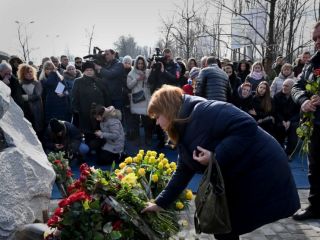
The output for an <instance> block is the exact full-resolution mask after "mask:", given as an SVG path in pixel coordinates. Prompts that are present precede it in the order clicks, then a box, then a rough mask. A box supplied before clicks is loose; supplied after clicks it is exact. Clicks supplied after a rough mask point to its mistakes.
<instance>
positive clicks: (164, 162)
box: [161, 158, 169, 166]
mask: <svg viewBox="0 0 320 240" xmlns="http://www.w3.org/2000/svg"><path fill="white" fill-rule="evenodd" d="M161 162H162V163H163V165H164V166H165V165H166V164H168V163H169V161H168V159H166V158H164V159H163V160H162V161H161Z"/></svg>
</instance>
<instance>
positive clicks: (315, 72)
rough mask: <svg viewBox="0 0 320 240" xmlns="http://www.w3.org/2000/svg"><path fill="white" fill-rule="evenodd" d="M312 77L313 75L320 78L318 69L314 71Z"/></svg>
mask: <svg viewBox="0 0 320 240" xmlns="http://www.w3.org/2000/svg"><path fill="white" fill-rule="evenodd" d="M313 75H315V76H316V77H319V76H320V68H317V69H314V70H313Z"/></svg>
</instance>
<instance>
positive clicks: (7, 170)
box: [0, 81, 55, 240]
mask: <svg viewBox="0 0 320 240" xmlns="http://www.w3.org/2000/svg"><path fill="white" fill-rule="evenodd" d="M9 94H10V89H9V88H8V87H7V86H6V85H5V84H4V83H2V81H0V128H1V130H2V135H3V137H4V139H5V142H6V148H4V149H2V151H1V152H0V203H1V204H0V240H2V239H14V237H13V235H14V232H15V231H16V230H17V228H20V227H22V226H23V225H24V224H29V223H33V222H34V221H35V220H36V219H38V220H42V211H43V210H47V209H48V205H49V202H50V196H51V191H52V185H53V183H54V180H55V173H54V171H53V169H52V167H51V165H50V163H49V161H48V159H47V157H46V155H45V153H44V151H43V149H42V146H41V143H40V141H39V140H38V138H37V136H36V134H35V132H34V130H33V129H32V126H31V124H30V123H29V122H28V121H27V120H26V119H25V118H23V112H22V110H21V109H20V108H19V107H18V105H17V104H16V103H15V102H14V101H13V99H12V98H11V97H10V96H9Z"/></svg>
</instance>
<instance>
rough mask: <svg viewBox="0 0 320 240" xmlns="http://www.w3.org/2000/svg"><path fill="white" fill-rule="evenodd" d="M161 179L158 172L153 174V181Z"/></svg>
mask: <svg viewBox="0 0 320 240" xmlns="http://www.w3.org/2000/svg"><path fill="white" fill-rule="evenodd" d="M158 181H159V177H158V175H157V174H153V175H152V182H155V183H156V182H158Z"/></svg>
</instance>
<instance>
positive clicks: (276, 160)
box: [143, 85, 300, 239]
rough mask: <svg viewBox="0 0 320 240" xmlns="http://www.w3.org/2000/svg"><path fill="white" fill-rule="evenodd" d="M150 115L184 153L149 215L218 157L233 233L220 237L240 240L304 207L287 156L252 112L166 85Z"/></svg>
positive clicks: (152, 104)
mask: <svg viewBox="0 0 320 240" xmlns="http://www.w3.org/2000/svg"><path fill="white" fill-rule="evenodd" d="M148 114H149V116H150V117H153V118H155V119H156V120H157V124H158V125H160V126H161V128H163V129H164V130H165V131H166V132H167V133H168V136H169V137H170V140H171V141H172V142H173V143H175V144H176V145H177V149H178V153H179V155H178V167H177V170H176V172H175V173H174V175H173V176H172V179H171V180H170V182H169V184H168V185H167V186H166V188H165V189H164V190H163V191H162V192H161V193H160V194H159V196H158V197H157V198H156V200H155V203H149V204H148V206H147V207H146V208H145V209H144V210H143V212H146V211H159V210H161V208H165V207H167V206H168V205H170V204H171V203H172V202H173V201H174V200H175V199H176V198H177V197H178V195H179V194H180V193H181V192H182V191H183V190H184V189H185V188H186V186H187V185H188V183H189V181H190V180H191V178H192V177H193V175H194V174H195V173H196V172H204V170H205V168H206V166H207V165H208V162H209V161H210V159H211V155H212V154H213V153H215V154H216V159H217V161H218V163H219V165H220V168H221V172H222V175H223V178H224V182H225V188H226V194H227V198H228V206H229V211H230V218H231V226H232V232H231V233H228V234H220V235H216V236H215V237H216V238H217V239H239V235H241V234H245V233H248V232H251V231H253V230H254V229H256V228H258V227H260V226H262V225H264V224H267V223H270V222H273V221H276V220H278V219H281V218H286V217H289V216H291V215H292V214H293V213H295V211H296V210H297V209H298V208H299V206H300V203H299V197H298V193H297V190H296V186H295V183H294V181H293V177H292V175H291V171H290V168H289V165H288V158H287V155H286V154H285V152H284V151H283V149H282V147H281V146H280V145H279V144H278V143H277V141H276V140H275V139H273V138H272V137H271V136H270V135H269V134H267V133H266V132H264V131H263V130H262V129H261V128H259V127H258V126H257V123H256V121H255V120H254V119H253V118H252V117H251V116H249V115H248V114H247V113H245V112H243V111H241V110H239V109H238V108H236V107H235V106H233V105H231V104H228V103H225V102H220V101H207V100H205V99H204V98H200V97H196V96H190V95H184V94H183V93H182V90H181V89H179V88H177V87H173V86H167V85H164V86H163V87H162V88H161V89H159V90H157V91H156V92H155V93H154V94H153V95H152V97H151V100H150V103H149V106H148ZM204 121H205V124H204Z"/></svg>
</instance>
